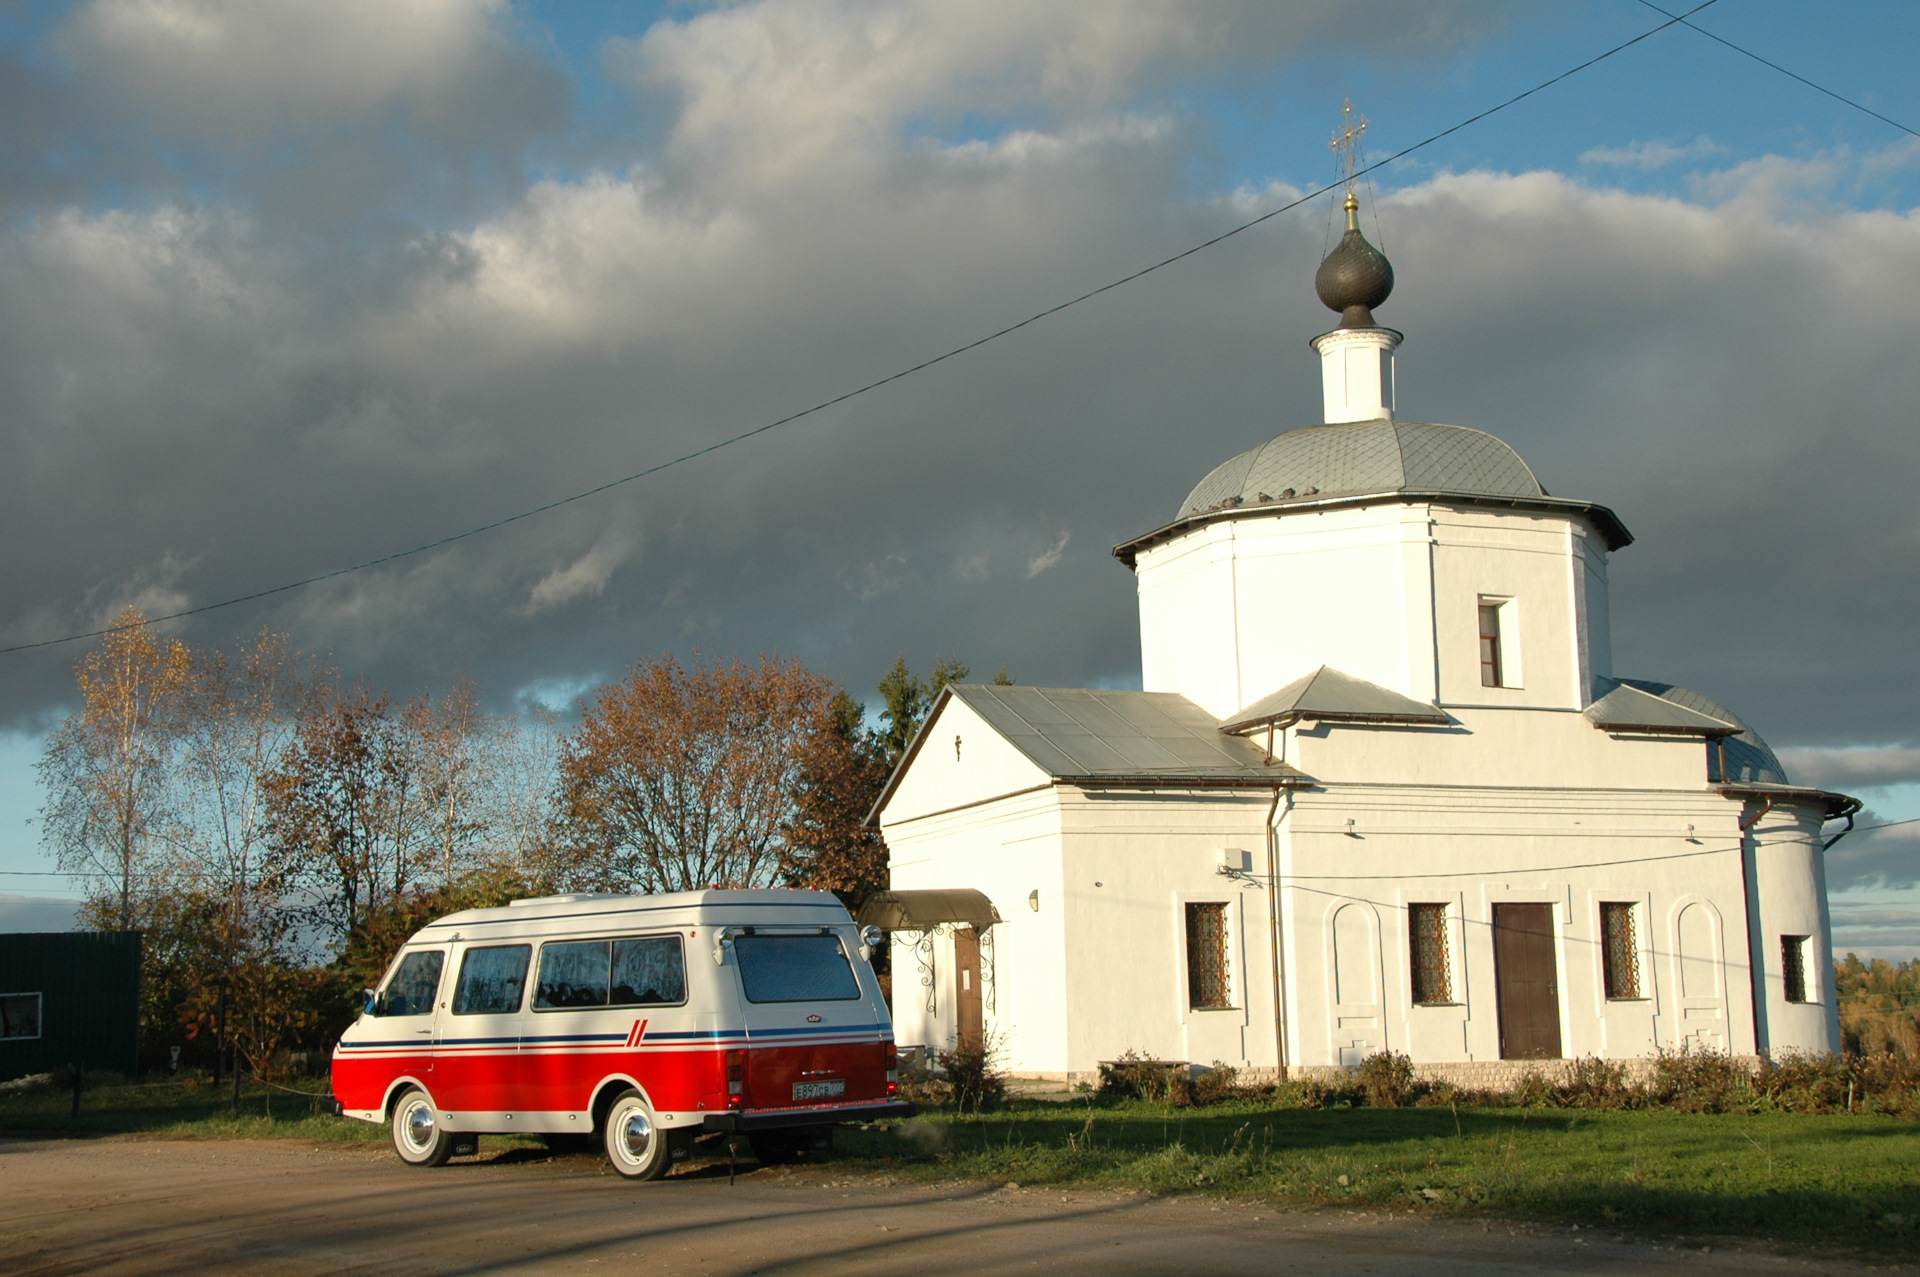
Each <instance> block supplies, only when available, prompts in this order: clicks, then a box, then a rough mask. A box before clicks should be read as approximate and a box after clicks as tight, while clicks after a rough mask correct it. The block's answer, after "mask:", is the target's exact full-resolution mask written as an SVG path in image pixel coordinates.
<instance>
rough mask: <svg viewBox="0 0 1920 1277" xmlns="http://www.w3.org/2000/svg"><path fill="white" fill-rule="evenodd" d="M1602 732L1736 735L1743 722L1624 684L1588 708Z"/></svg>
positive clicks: (1594, 723) (1590, 716) (1591, 717)
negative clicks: (1724, 717) (1730, 721)
mask: <svg viewBox="0 0 1920 1277" xmlns="http://www.w3.org/2000/svg"><path fill="white" fill-rule="evenodd" d="M1584 712H1585V713H1586V716H1587V718H1588V720H1590V721H1591V722H1592V723H1593V725H1594V726H1595V727H1598V728H1600V729H1601V730H1602V731H1609V732H1653V733H1657V734H1661V735H1671V736H1732V735H1735V734H1736V733H1738V732H1739V731H1740V730H1741V727H1740V724H1738V723H1729V722H1728V721H1726V720H1725V719H1723V718H1716V717H1714V716H1713V715H1711V714H1706V713H1702V712H1701V711H1700V710H1697V709H1689V708H1687V707H1686V706H1685V705H1681V704H1678V703H1677V702H1674V701H1671V700H1668V699H1667V698H1666V697H1664V696H1655V695H1654V694H1653V693H1652V692H1643V691H1641V690H1640V689H1639V688H1637V687H1633V686H1631V685H1629V684H1626V683H1620V684H1618V685H1617V686H1615V687H1614V689H1613V690H1612V691H1611V692H1608V693H1607V694H1606V695H1605V696H1602V697H1601V698H1600V699H1599V700H1597V701H1595V702H1594V703H1593V704H1591V705H1589V706H1587V708H1586V710H1585V711H1584Z"/></svg>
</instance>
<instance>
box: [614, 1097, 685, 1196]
mask: <svg viewBox="0 0 1920 1277" xmlns="http://www.w3.org/2000/svg"><path fill="white" fill-rule="evenodd" d="M602 1135H603V1136H604V1139H605V1144H606V1150H607V1161H608V1162H609V1163H611V1164H612V1166H613V1169H614V1170H616V1171H618V1172H620V1174H622V1175H624V1176H626V1177H627V1178H628V1179H641V1180H646V1179H659V1178H660V1177H661V1176H662V1175H665V1174H666V1173H667V1167H668V1166H670V1165H672V1158H671V1156H670V1155H669V1153H668V1151H667V1132H666V1130H665V1128H664V1127H662V1126H661V1125H660V1119H659V1117H658V1115H656V1114H655V1113H654V1111H653V1106H652V1105H651V1104H648V1103H647V1101H646V1097H645V1096H643V1095H641V1094H640V1092H638V1091H634V1090H626V1091H622V1092H621V1093H620V1094H618V1095H616V1096H614V1098H613V1107H611V1108H609V1109H608V1110H607V1122H606V1127H605V1129H604V1130H603V1131H602Z"/></svg>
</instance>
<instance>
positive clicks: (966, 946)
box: [953, 927, 987, 1053]
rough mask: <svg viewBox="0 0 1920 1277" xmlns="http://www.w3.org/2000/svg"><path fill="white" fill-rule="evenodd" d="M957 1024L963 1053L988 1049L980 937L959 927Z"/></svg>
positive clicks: (956, 935) (956, 946) (956, 947)
mask: <svg viewBox="0 0 1920 1277" xmlns="http://www.w3.org/2000/svg"><path fill="white" fill-rule="evenodd" d="M953 983H954V1000H953V1002H954V1022H955V1025H956V1027H957V1028H958V1030H959V1032H958V1037H959V1041H958V1042H956V1043H955V1045H956V1046H957V1047H958V1048H959V1049H960V1050H962V1051H973V1052H976V1053H977V1052H980V1051H983V1050H985V1049H986V1045H987V1035H986V1021H985V1018H984V1016H983V1015H982V1014H981V1010H980V933H979V932H978V931H975V930H974V929H973V928H972V927H958V928H956V929H955V930H954V933H953Z"/></svg>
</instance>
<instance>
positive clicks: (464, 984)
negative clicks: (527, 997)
mask: <svg viewBox="0 0 1920 1277" xmlns="http://www.w3.org/2000/svg"><path fill="white" fill-rule="evenodd" d="M532 957H533V946H532V945H529V944H505V945H498V946H492V947H489V948H485V949H469V950H467V954H466V956H465V957H464V958H462V959H460V982H459V983H458V984H456V985H454V987H453V1013H454V1014H455V1015H510V1014H512V1013H513V1012H515V1011H518V1010H519V1009H520V995H521V993H522V992H523V991H524V990H525V989H526V985H527V963H528V961H529V960H531V959H532Z"/></svg>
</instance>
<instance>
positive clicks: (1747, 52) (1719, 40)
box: [1640, 0, 1920, 137]
mask: <svg viewBox="0 0 1920 1277" xmlns="http://www.w3.org/2000/svg"><path fill="white" fill-rule="evenodd" d="M1640 3H1641V4H1644V5H1646V6H1647V8H1649V9H1651V10H1653V11H1654V12H1655V13H1660V14H1666V16H1667V17H1669V18H1673V20H1674V21H1675V22H1678V23H1679V24H1680V25H1681V26H1683V27H1686V28H1687V29H1688V30H1691V31H1696V32H1698V33H1699V34H1701V35H1703V36H1705V37H1707V39H1709V40H1712V41H1713V42H1715V43H1716V44H1724V45H1725V46H1726V47H1727V48H1729V49H1732V50H1733V51H1734V52H1735V53H1737V54H1739V55H1740V56H1741V57H1743V58H1752V59H1753V60H1754V61H1755V62H1758V63H1759V64H1760V65H1761V66H1763V67H1771V68H1772V69H1773V70H1775V71H1778V72H1779V73H1780V74H1781V75H1784V76H1786V77H1787V78H1788V79H1789V80H1798V81H1799V82H1800V83H1802V84H1804V85H1806V86H1807V87H1808V88H1809V89H1812V90H1813V91H1814V92H1816V93H1824V94H1826V95H1827V96H1828V97H1830V98H1832V99H1833V100H1834V101H1835V102H1839V103H1842V104H1844V105H1846V106H1850V107H1852V108H1853V109H1854V110H1856V111H1861V112H1864V113H1865V114H1867V115H1871V116H1872V117H1873V118H1874V119H1876V120H1878V121H1880V122H1881V123H1882V124H1890V125H1892V126H1893V127H1894V128H1896V129H1899V130H1900V131H1901V132H1902V133H1905V134H1908V135H1910V136H1912V137H1920V133H1915V132H1914V131H1913V130H1912V129H1910V128H1908V127H1907V126H1906V125H1904V124H1902V123H1900V121H1898V120H1892V119H1888V118H1887V117H1886V116H1884V115H1882V114H1880V112H1878V111H1876V110H1874V109H1873V108H1872V107H1870V106H1865V105H1862V104H1861V103H1859V102H1855V101H1854V100H1853V99H1852V98H1849V97H1842V96H1841V95H1840V94H1838V93H1835V92H1834V91H1833V90H1832V89H1829V88H1828V87H1826V86H1825V85H1824V84H1815V83H1814V82H1813V81H1812V80H1809V79H1808V78H1807V77H1806V76H1804V75H1801V74H1800V73H1799V72H1797V71H1789V70H1787V69H1786V68H1785V67H1783V66H1781V65H1780V64H1779V63H1778V62H1769V61H1768V60H1767V59H1765V58H1763V57H1761V56H1760V55H1759V54H1757V53H1755V52H1754V51H1753V50H1751V49H1743V48H1741V47H1740V46H1739V45H1737V44H1735V43H1734V42H1733V41H1731V40H1729V39H1727V38H1726V37H1725V36H1718V35H1715V34H1714V33H1713V32H1711V31H1709V30H1707V29H1706V28H1705V27H1701V26H1695V25H1694V24H1693V23H1691V22H1688V21H1687V19H1688V18H1689V17H1692V16H1693V14H1695V13H1698V12H1699V10H1698V9H1694V10H1691V11H1690V12H1688V13H1685V14H1681V15H1679V16H1675V15H1674V14H1672V13H1669V12H1668V11H1667V10H1665V9H1662V8H1661V7H1660V6H1659V5H1657V4H1655V3H1654V2H1653V0H1640Z"/></svg>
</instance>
